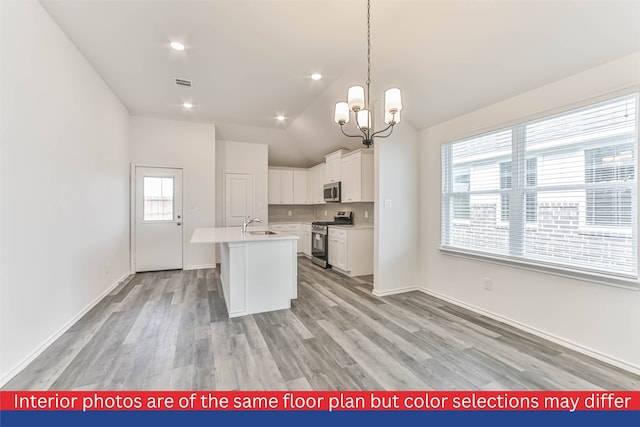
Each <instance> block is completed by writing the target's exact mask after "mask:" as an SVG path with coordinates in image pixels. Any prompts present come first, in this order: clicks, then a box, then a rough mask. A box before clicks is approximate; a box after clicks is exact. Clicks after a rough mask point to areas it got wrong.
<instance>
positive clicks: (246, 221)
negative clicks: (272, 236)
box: [242, 216, 262, 234]
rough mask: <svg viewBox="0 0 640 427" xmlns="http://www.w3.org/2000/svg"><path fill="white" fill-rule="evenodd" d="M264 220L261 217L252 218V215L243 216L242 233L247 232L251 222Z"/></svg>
mask: <svg viewBox="0 0 640 427" xmlns="http://www.w3.org/2000/svg"><path fill="white" fill-rule="evenodd" d="M256 222H262V220H261V219H260V218H251V217H250V216H244V217H242V234H244V233H246V232H247V225H249V224H251V223H254V224H255V223H256Z"/></svg>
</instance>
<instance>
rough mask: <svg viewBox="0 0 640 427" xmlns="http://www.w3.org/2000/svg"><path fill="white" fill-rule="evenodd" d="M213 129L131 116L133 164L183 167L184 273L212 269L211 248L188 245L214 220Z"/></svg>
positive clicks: (204, 124)
mask: <svg viewBox="0 0 640 427" xmlns="http://www.w3.org/2000/svg"><path fill="white" fill-rule="evenodd" d="M215 144H216V141H215V126H214V125H213V124H208V123H192V122H182V121H174V120H163V119H154V118H148V117H136V116H132V117H131V133H130V159H131V162H132V163H133V164H136V165H144V166H158V167H180V168H183V183H182V186H183V219H184V235H183V240H184V248H185V249H184V250H185V252H184V254H183V260H184V264H183V268H184V269H185V270H189V269H196V268H210V267H214V266H215V263H214V260H215V254H214V245H213V244H211V245H206V244H191V243H189V241H190V240H191V235H192V234H193V230H194V229H195V228H197V227H213V226H214V221H215V194H216V191H215V179H216V175H215V166H216V161H215V155H216V153H215Z"/></svg>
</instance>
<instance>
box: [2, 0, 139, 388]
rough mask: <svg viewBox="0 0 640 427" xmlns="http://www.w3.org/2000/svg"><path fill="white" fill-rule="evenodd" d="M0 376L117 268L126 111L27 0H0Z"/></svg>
mask: <svg viewBox="0 0 640 427" xmlns="http://www.w3.org/2000/svg"><path fill="white" fill-rule="evenodd" d="M1 3H2V4H1V10H2V12H1V16H2V17H1V19H2V21H1V32H2V36H1V40H2V46H1V53H2V72H1V81H0V87H1V88H2V98H1V105H2V107H1V110H2V116H1V120H2V123H1V125H0V127H1V129H2V130H1V132H2V134H1V152H2V159H1V167H0V176H1V178H0V182H1V185H2V188H1V191H0V195H1V203H0V206H1V207H0V211H1V225H0V230H1V234H2V241H1V245H2V246H1V247H2V249H1V259H0V264H1V266H2V270H1V279H0V280H1V287H0V298H1V301H0V384H1V383H3V382H5V381H6V380H8V379H9V378H10V377H11V376H12V375H13V374H15V373H16V372H17V371H18V370H19V369H21V368H22V367H24V366H25V365H26V363H27V362H29V361H30V360H32V359H33V357H35V356H36V355H37V354H38V353H39V352H40V351H42V350H43V349H44V348H45V347H46V346H47V345H48V344H50V343H51V342H52V340H53V339H54V338H56V337H57V336H59V335H60V334H61V333H62V332H64V330H66V328H68V327H69V326H70V325H71V324H72V322H74V321H75V320H77V319H78V318H79V316H80V315H81V314H83V312H84V311H85V309H88V308H89V307H91V306H92V305H93V304H94V303H95V302H97V301H98V300H99V299H100V298H101V297H102V296H103V295H104V294H105V293H106V292H108V291H109V290H110V289H111V287H112V285H115V284H117V282H118V281H119V280H120V279H122V278H123V277H126V276H127V275H128V273H129V202H128V200H129V198H128V194H129V187H128V176H129V166H128V162H127V157H128V152H127V140H128V113H127V111H126V109H125V108H124V107H123V105H122V104H121V103H120V101H119V100H118V99H117V98H116V97H115V95H114V94H113V93H112V92H111V90H110V89H109V88H108V87H107V86H106V84H105V83H104V82H103V81H102V79H101V78H100V77H99V76H98V74H97V73H96V72H95V71H94V69H93V68H92V67H91V65H90V64H89V63H88V62H87V61H86V60H85V58H84V57H83V56H82V55H81V54H80V53H79V51H78V50H77V49H76V47H75V46H74V45H73V44H72V43H71V42H70V41H69V39H68V38H67V37H66V36H65V34H64V33H63V32H62V31H61V30H60V28H59V27H58V26H57V25H56V24H55V23H54V22H53V20H52V19H51V18H50V16H49V15H48V14H47V13H46V12H45V11H44V9H43V8H42V7H41V6H40V4H39V3H38V2H1Z"/></svg>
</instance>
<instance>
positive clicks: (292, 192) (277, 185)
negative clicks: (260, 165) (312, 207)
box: [269, 168, 307, 205]
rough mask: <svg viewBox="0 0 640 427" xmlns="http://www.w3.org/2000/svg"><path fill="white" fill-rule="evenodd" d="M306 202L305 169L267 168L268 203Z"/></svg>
mask: <svg viewBox="0 0 640 427" xmlns="http://www.w3.org/2000/svg"><path fill="white" fill-rule="evenodd" d="M306 203H307V171H306V170H303V169H287V168H269V204H270V205H304V204H306Z"/></svg>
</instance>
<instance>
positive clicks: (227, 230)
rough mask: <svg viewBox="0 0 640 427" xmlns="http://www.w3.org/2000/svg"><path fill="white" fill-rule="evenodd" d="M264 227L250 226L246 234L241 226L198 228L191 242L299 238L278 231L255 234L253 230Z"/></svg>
mask: <svg viewBox="0 0 640 427" xmlns="http://www.w3.org/2000/svg"><path fill="white" fill-rule="evenodd" d="M264 230H266V228H263V227H256V228H253V227H249V228H247V232H246V233H245V234H243V233H242V230H241V229H240V227H216V228H196V229H195V230H194V231H193V234H192V235H191V243H230V242H264V241H267V240H293V239H296V240H297V239H299V237H298V236H294V235H292V234H286V233H280V232H276V234H263V235H254V234H251V233H250V232H251V231H264Z"/></svg>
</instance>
